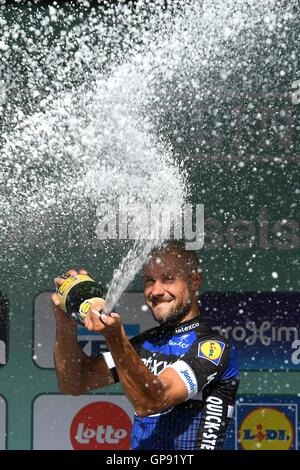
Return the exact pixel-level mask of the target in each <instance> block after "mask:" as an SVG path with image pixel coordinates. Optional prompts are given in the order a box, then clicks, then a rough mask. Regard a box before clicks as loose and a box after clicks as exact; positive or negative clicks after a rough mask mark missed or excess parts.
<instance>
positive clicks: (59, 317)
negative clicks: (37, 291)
mask: <svg viewBox="0 0 300 470" xmlns="http://www.w3.org/2000/svg"><path fill="white" fill-rule="evenodd" d="M78 274H88V273H87V271H85V270H84V269H80V271H79V273H78V272H77V271H75V269H70V270H69V271H68V272H67V275H68V276H77V275H78ZM64 282H65V279H64V278H62V277H56V278H55V279H54V284H55V286H56V287H57V288H58V287H59V286H61V285H62V284H63V283H64ZM51 299H52V302H53V304H54V315H55V319H56V323H57V324H58V325H60V326H64V327H66V328H68V327H69V328H71V327H74V328H75V326H76V325H77V322H76V320H74V319H73V318H71V317H69V316H68V315H66V314H65V312H64V311H63V310H62V309H61V308H60V306H59V304H60V302H59V296H58V294H56V293H55V294H52V295H51Z"/></svg>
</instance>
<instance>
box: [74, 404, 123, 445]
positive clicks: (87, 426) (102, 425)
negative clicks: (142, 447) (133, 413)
mask: <svg viewBox="0 0 300 470" xmlns="http://www.w3.org/2000/svg"><path fill="white" fill-rule="evenodd" d="M131 427H132V424H131V419H130V418H129V416H128V414H127V413H126V412H125V411H124V410H123V408H121V407H120V406H118V405H115V404H114V403H110V402H103V401H101V402H95V403H90V404H89V405H87V406H85V407H84V408H81V410H79V411H78V413H77V414H76V415H75V417H74V418H73V421H72V424H71V428H70V439H71V443H72V446H73V448H74V449H76V450H84V449H86V450H96V449H98V450H126V449H129V447H130V431H131Z"/></svg>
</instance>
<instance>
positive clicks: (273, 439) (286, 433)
mask: <svg viewBox="0 0 300 470" xmlns="http://www.w3.org/2000/svg"><path fill="white" fill-rule="evenodd" d="M239 440H240V444H241V447H242V449H244V450H288V449H290V448H291V447H292V446H293V443H294V428H293V425H292V423H291V421H290V420H289V418H288V417H287V416H286V415H285V414H284V412H283V411H281V410H279V409H277V408H272V407H267V406H262V407H260V408H255V409H254V410H253V411H251V412H250V413H249V414H248V415H247V416H246V417H245V418H244V420H243V421H242V423H241V426H240V429H239Z"/></svg>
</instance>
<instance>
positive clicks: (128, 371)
mask: <svg viewBox="0 0 300 470" xmlns="http://www.w3.org/2000/svg"><path fill="white" fill-rule="evenodd" d="M80 272H82V273H85V271H80ZM69 274H70V275H76V274H77V272H76V271H73V270H71V271H69ZM55 282H56V284H57V285H61V284H62V283H63V282H64V279H56V281H55ZM200 286H201V273H200V272H199V270H198V259H197V256H196V254H195V252H192V251H187V250H185V247H184V244H183V243H182V242H177V241H172V242H169V243H168V244H166V245H165V246H163V248H160V249H157V250H155V251H153V252H152V253H151V255H150V257H149V260H148V262H147V264H146V265H145V266H144V293H145V298H146V301H147V303H148V306H149V307H150V310H151V312H152V314H153V317H154V318H155V320H156V321H157V322H158V323H159V326H158V327H155V328H152V329H151V330H148V331H146V332H144V333H142V334H141V335H138V336H136V337H134V338H131V339H130V340H128V338H127V337H126V334H125V331H124V328H123V326H122V322H121V318H120V316H119V315H118V314H116V313H114V312H112V313H111V314H110V315H109V316H108V315H104V314H101V315H100V316H99V315H97V312H101V310H102V309H103V304H95V305H93V307H92V308H91V310H90V312H89V313H88V315H87V317H86V318H85V326H86V327H87V328H88V329H89V330H90V331H98V332H99V333H101V334H103V335H104V337H105V339H106V342H107V346H108V349H109V351H108V352H106V353H104V354H103V356H102V357H100V358H88V357H87V356H86V355H85V354H84V353H83V352H82V351H81V349H80V348H79V346H78V343H77V340H76V323H75V322H74V320H72V319H70V318H68V317H67V316H66V315H65V314H64V313H63V312H62V311H61V310H60V309H59V307H58V303H59V301H58V298H57V295H56V294H53V296H52V299H53V302H54V304H55V305H56V308H55V315H56V321H57V341H56V346H55V364H56V371H57V377H58V384H59V388H60V390H61V391H63V392H66V393H71V394H74V395H78V394H80V393H84V392H86V391H89V390H91V389H94V388H98V387H104V386H107V385H110V384H112V383H114V382H116V381H118V380H120V381H121V383H122V385H123V388H124V391H125V393H126V395H127V397H128V399H129V400H130V401H131V403H132V404H133V406H134V408H135V411H136V414H135V418H134V424H133V428H132V433H131V448H132V449H138V450H141V449H151V450H171V449H174V450H180V449H181V450H189V449H193V450H196V449H209V450H213V449H218V448H220V447H221V446H222V444H223V442H224V438H225V435H226V429H227V427H228V424H229V422H230V418H231V417H232V414H233V409H234V402H235V395H236V391H237V388H238V383H239V379H238V370H237V366H236V363H235V358H234V351H233V348H232V347H231V346H230V344H229V343H228V341H227V340H226V339H225V338H223V337H221V336H219V335H218V334H216V332H214V331H213V330H212V329H211V328H210V327H209V325H208V324H207V323H206V322H205V320H204V318H203V314H202V312H200V310H199V305H198V291H199V289H200Z"/></svg>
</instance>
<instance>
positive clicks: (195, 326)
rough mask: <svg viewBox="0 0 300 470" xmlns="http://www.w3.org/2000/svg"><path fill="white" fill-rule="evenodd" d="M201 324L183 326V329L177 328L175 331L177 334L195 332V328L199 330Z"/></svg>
mask: <svg viewBox="0 0 300 470" xmlns="http://www.w3.org/2000/svg"><path fill="white" fill-rule="evenodd" d="M199 325H200V323H193V324H192V325H188V326H183V327H181V328H177V329H176V330H175V332H176V333H184V332H186V331H190V330H193V329H194V328H197V326H199Z"/></svg>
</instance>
